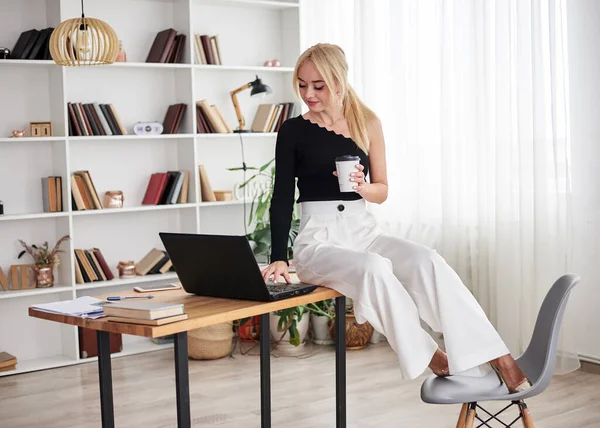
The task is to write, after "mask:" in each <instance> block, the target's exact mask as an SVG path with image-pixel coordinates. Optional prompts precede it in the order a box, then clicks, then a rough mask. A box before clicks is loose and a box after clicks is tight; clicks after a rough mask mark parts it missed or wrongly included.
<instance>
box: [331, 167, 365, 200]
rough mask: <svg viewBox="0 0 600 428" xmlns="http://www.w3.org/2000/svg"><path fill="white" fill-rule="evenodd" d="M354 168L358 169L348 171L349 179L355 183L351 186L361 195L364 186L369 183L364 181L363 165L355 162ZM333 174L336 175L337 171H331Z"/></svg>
mask: <svg viewBox="0 0 600 428" xmlns="http://www.w3.org/2000/svg"><path fill="white" fill-rule="evenodd" d="M356 169H358V171H356V172H352V173H350V181H353V182H355V183H356V185H355V186H354V187H353V189H354V191H355V192H356V193H359V194H361V195H362V194H363V192H364V190H365V188H367V187H368V186H369V183H367V182H366V181H365V173H364V172H363V170H364V169H365V167H364V166H362V165H361V164H357V165H356ZM333 175H335V176H336V177H337V176H338V173H337V171H333ZM363 196H364V195H363Z"/></svg>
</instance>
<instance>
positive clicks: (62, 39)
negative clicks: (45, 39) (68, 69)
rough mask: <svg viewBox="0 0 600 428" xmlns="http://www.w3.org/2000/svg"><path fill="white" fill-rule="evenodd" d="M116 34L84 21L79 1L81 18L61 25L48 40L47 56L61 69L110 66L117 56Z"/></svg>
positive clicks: (104, 25) (102, 25)
mask: <svg viewBox="0 0 600 428" xmlns="http://www.w3.org/2000/svg"><path fill="white" fill-rule="evenodd" d="M119 49H120V44H119V38H118V37H117V33H115V30H113V29H112V27H111V26H110V25H108V24H107V23H106V22H104V21H101V20H99V19H94V18H86V16H85V14H84V13H83V0H81V18H72V19H67V20H66V21H63V22H61V23H60V24H59V25H58V26H57V27H56V29H55V30H54V31H53V32H52V35H51V36H50V55H51V56H52V59H53V60H54V62H55V63H57V64H58V65H65V66H82V65H103V64H112V63H113V62H115V60H116V59H117V55H118V54H119Z"/></svg>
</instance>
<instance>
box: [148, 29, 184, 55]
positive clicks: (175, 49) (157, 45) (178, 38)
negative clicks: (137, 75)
mask: <svg viewBox="0 0 600 428" xmlns="http://www.w3.org/2000/svg"><path fill="white" fill-rule="evenodd" d="M186 38H187V36H186V35H185V34H177V31H176V30H174V29H173V28H168V29H166V30H162V31H160V32H158V34H156V37H155V38H154V42H152V46H151V47H150V51H149V52H148V56H147V58H146V62H158V63H163V64H167V63H170V64H178V63H181V62H182V58H183V50H184V47H185V41H186Z"/></svg>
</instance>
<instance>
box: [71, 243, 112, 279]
mask: <svg viewBox="0 0 600 428" xmlns="http://www.w3.org/2000/svg"><path fill="white" fill-rule="evenodd" d="M73 252H74V253H75V283H76V284H85V283H88V282H96V281H109V280H111V279H114V278H115V276H114V274H113V273H112V271H111V270H110V268H109V267H108V263H106V260H105V259H104V256H103V255H102V253H101V252H100V250H99V249H98V248H92V249H89V250H82V249H75V250H73Z"/></svg>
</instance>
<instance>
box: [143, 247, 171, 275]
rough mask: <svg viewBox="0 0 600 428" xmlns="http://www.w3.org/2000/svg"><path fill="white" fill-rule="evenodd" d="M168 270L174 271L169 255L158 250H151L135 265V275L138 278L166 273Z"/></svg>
mask: <svg viewBox="0 0 600 428" xmlns="http://www.w3.org/2000/svg"><path fill="white" fill-rule="evenodd" d="M170 270H174V268H173V262H172V261H171V258H170V257H169V254H168V253H167V252H166V251H163V250H159V249H158V248H152V249H151V250H150V251H149V252H148V254H146V255H145V256H144V257H143V258H142V260H140V261H139V262H138V263H136V265H135V273H136V274H137V275H139V276H143V275H156V274H161V273H167V272H168V271H170Z"/></svg>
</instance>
